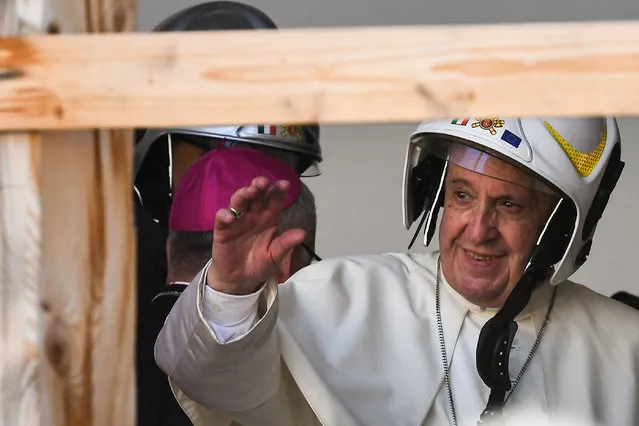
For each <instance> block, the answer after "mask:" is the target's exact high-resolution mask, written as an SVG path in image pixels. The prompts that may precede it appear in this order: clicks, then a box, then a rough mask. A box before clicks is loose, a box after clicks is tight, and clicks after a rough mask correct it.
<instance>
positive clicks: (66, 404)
mask: <svg viewBox="0 0 639 426" xmlns="http://www.w3.org/2000/svg"><path fill="white" fill-rule="evenodd" d="M42 153H43V164H42V166H43V167H42V198H43V219H44V227H43V250H44V260H43V262H44V268H45V275H44V281H43V294H42V297H43V300H44V301H45V302H46V304H47V306H48V307H49V309H50V312H49V314H48V315H47V323H46V332H45V349H46V355H47V357H48V361H49V363H48V367H49V368H47V371H46V373H45V380H44V383H45V388H46V389H47V390H48V394H49V395H52V397H53V398H54V399H53V400H52V401H51V402H52V403H51V404H50V406H49V407H48V409H49V411H48V413H49V415H50V416H51V418H55V419H56V421H55V422H52V423H49V424H51V425H55V426H62V425H78V426H80V425H90V426H112V425H126V426H132V425H133V424H134V412H135V407H134V404H135V393H134V370H133V365H134V345H133V343H134V334H133V333H134V325H135V320H136V319H135V306H134V303H135V294H136V293H135V291H136V290H135V289H136V287H135V280H134V271H135V250H134V243H135V242H134V233H133V219H132V204H131V198H132V197H131V188H132V186H131V168H132V162H131V156H132V147H131V142H130V141H126V140H118V139H117V138H114V137H112V135H110V134H109V132H90V131H87V132H80V131H78V132H65V133H62V132H54V133H51V134H47V135H46V143H44V144H43V148H42Z"/></svg>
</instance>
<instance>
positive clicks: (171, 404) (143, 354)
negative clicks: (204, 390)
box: [138, 284, 192, 426]
mask: <svg viewBox="0 0 639 426" xmlns="http://www.w3.org/2000/svg"><path fill="white" fill-rule="evenodd" d="M184 288H186V286H183V285H179V284H178V285H171V286H166V287H165V288H164V291H162V292H161V293H160V294H158V295H157V296H156V297H155V298H154V299H153V301H152V303H151V304H150V305H149V308H148V309H147V311H146V315H147V318H146V321H145V325H144V327H143V328H142V330H141V333H140V338H139V346H138V426H192V424H191V421H190V420H189V418H188V417H187V415H186V414H185V413H184V411H182V408H181V407H180V405H179V404H178V402H177V401H176V399H175V397H174V396H173V392H172V391H171V387H170V386H169V382H168V379H167V376H166V374H164V372H163V371H162V370H160V368H159V367H158V366H157V364H156V363H155V358H154V355H153V350H154V346H155V339H156V338H157V336H158V334H159V333H160V330H161V329H162V326H163V325H164V321H165V319H166V317H167V316H168V314H169V312H171V308H173V304H174V303H175V302H176V300H177V298H178V297H179V295H180V294H181V292H182V290H184Z"/></svg>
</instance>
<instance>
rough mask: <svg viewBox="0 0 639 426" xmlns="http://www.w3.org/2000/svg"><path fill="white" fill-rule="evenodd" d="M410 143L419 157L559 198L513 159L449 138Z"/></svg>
mask: <svg viewBox="0 0 639 426" xmlns="http://www.w3.org/2000/svg"><path fill="white" fill-rule="evenodd" d="M413 144H414V145H415V149H416V150H417V151H418V152H416V154H417V155H418V157H419V158H424V157H425V156H427V155H433V156H435V157H437V158H440V159H442V160H444V161H446V162H447V163H448V164H449V165H451V164H453V165H455V166H457V167H461V168H463V169H466V170H470V171H472V172H475V173H479V174H481V175H484V176H488V177H491V178H493V179H497V180H501V181H504V182H508V183H510V184H514V185H518V186H522V187H526V188H529V189H533V190H535V191H540V192H545V193H547V194H552V195H559V193H558V191H556V190H555V189H553V187H552V186H551V185H550V184H547V183H546V182H545V180H544V179H543V178H542V177H541V176H538V175H535V174H533V173H532V172H531V171H529V170H527V169H524V168H523V167H522V166H520V165H518V164H516V163H515V162H514V161H513V160H510V159H509V158H507V157H505V156H503V155H500V154H499V153H496V152H493V151H492V150H489V149H487V148H486V147H483V146H479V145H477V144H474V143H472V142H470V141H465V140H462V139H458V138H455V137H451V136H440V135H437V136H433V135H424V136H420V137H419V138H417V139H415V140H414V142H413Z"/></svg>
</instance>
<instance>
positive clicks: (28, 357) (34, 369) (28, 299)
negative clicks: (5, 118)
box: [0, 133, 41, 426]
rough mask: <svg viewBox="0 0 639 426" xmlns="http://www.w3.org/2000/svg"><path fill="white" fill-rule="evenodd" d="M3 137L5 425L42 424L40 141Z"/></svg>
mask: <svg viewBox="0 0 639 426" xmlns="http://www.w3.org/2000/svg"><path fill="white" fill-rule="evenodd" d="M39 139H40V138H39V136H38V135H37V134H32V135H30V134H18V133H14V134H5V135H3V136H1V137H0V303H1V305H0V330H2V331H1V332H0V333H1V334H2V341H1V342H0V424H1V425H3V426H5V425H6V426H9V425H11V426H14V425H15V426H27V425H39V424H40V420H41V417H40V416H41V410H40V401H41V398H40V389H39V387H38V378H39V374H38V372H39V367H40V365H41V356H40V351H39V346H40V345H39V341H40V339H39V337H40V328H39V312H40V306H39V287H40V285H39V283H40V257H41V247H40V243H41V227H40V199H39V195H40V188H39V184H40V179H39V176H38V172H39V167H38V166H39V164H38V162H39V159H40V155H39V154H40V152H39V151H40V140H39Z"/></svg>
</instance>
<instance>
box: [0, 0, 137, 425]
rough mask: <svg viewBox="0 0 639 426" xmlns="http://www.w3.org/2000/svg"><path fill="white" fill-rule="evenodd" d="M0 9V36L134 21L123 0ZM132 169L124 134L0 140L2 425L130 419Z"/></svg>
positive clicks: (37, 1) (57, 1)
mask: <svg viewBox="0 0 639 426" xmlns="http://www.w3.org/2000/svg"><path fill="white" fill-rule="evenodd" d="M0 1H2V0H0ZM3 8H4V9H3ZM0 12H3V13H10V14H12V18H11V19H9V18H8V17H7V16H8V15H3V18H6V19H4V21H2V22H3V24H4V25H5V31H6V33H9V32H11V33H15V32H20V33H28V34H33V33H35V32H38V31H48V32H52V33H78V32H83V31H89V30H91V31H112V30H116V29H126V28H128V29H131V28H132V25H133V23H134V22H135V3H134V2H133V1H129V0H126V1H118V0H102V1H93V0H87V1H86V2H85V1H80V0H50V1H47V0H28V1H27V0H24V1H22V0H16V1H15V2H14V3H13V4H8V3H7V2H2V3H0ZM123 13H124V16H123ZM0 56H2V55H0ZM0 68H1V67H0ZM1 81H2V80H0V82H1ZM1 84H2V83H0V85H1ZM45 108H46V106H45ZM2 120H4V117H3V118H1V119H0V121H2ZM131 170H132V141H131V133H130V132H129V131H124V130H95V129H91V130H85V131H57V132H45V133H24V132H23V133H12V134H5V135H3V136H1V137H0V237H1V241H2V245H0V297H1V300H2V308H1V309H2V311H1V312H0V329H1V330H2V338H3V341H2V349H0V351H1V352H0V354H1V356H0V368H1V370H0V375H1V376H0V389H1V391H2V395H0V416H2V417H1V419H2V422H1V423H0V424H1V425H3V426H4V425H7V426H9V425H11V426H63V425H64V426H113V425H122V426H133V425H134V424H135V392H134V389H135V387H134V386H135V385H134V370H133V366H134V335H133V333H134V325H135V320H136V319H135V294H136V291H135V290H136V287H135V280H134V277H135V275H134V271H135V251H134V246H135V241H134V230H133V218H132V208H133V206H132V202H131V200H132V182H131V178H132V176H131Z"/></svg>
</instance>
